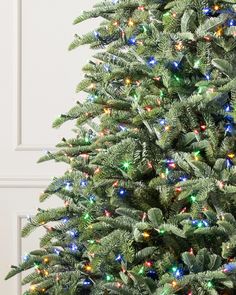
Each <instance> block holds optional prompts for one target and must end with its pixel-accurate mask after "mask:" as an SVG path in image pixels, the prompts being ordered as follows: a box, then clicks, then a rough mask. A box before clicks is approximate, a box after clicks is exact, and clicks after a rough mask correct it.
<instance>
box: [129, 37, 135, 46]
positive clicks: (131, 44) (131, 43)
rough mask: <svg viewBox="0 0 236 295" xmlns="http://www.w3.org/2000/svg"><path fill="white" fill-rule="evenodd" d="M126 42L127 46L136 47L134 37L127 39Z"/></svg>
mask: <svg viewBox="0 0 236 295" xmlns="http://www.w3.org/2000/svg"><path fill="white" fill-rule="evenodd" d="M127 42H128V45H130V46H134V45H136V38H135V37H134V36H132V37H130V38H129V39H128V41H127Z"/></svg>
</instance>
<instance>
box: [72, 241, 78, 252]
mask: <svg viewBox="0 0 236 295" xmlns="http://www.w3.org/2000/svg"><path fill="white" fill-rule="evenodd" d="M70 248H71V251H72V252H76V251H77V250H78V246H77V245H76V244H74V243H73V244H71V246H70Z"/></svg>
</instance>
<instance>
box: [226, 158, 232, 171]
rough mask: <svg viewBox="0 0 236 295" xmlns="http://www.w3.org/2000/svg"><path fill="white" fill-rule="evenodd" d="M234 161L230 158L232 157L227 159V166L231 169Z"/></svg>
mask: <svg viewBox="0 0 236 295" xmlns="http://www.w3.org/2000/svg"><path fill="white" fill-rule="evenodd" d="M233 165H234V164H233V162H232V160H230V159H226V167H227V168H228V169H230V168H231V167H233Z"/></svg>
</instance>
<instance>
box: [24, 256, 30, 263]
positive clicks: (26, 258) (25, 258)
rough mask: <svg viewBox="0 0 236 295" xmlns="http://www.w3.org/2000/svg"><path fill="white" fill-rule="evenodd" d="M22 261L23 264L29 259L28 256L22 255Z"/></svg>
mask: <svg viewBox="0 0 236 295" xmlns="http://www.w3.org/2000/svg"><path fill="white" fill-rule="evenodd" d="M22 259H23V261H24V262H26V261H28V260H29V259H30V256H29V254H26V255H24V256H23V258H22Z"/></svg>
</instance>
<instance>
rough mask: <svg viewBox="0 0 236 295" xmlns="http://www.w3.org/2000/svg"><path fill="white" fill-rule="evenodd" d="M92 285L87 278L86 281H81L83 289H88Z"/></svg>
mask: <svg viewBox="0 0 236 295" xmlns="http://www.w3.org/2000/svg"><path fill="white" fill-rule="evenodd" d="M92 285H93V282H92V281H91V280H90V279H89V278H87V279H85V280H84V281H83V286H84V287H90V286H92Z"/></svg>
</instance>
